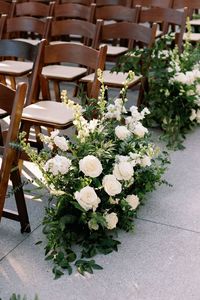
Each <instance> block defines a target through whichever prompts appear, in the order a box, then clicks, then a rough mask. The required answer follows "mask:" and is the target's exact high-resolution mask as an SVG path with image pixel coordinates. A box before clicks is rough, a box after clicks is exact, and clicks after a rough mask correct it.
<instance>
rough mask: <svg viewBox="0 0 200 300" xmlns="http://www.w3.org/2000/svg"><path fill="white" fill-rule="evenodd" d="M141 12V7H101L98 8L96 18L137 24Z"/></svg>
mask: <svg viewBox="0 0 200 300" xmlns="http://www.w3.org/2000/svg"><path fill="white" fill-rule="evenodd" d="M139 10H140V9H139V7H137V8H130V7H127V6H122V5H107V6H99V7H97V8H96V14H95V18H96V19H102V20H107V21H108V20H113V21H116V22H120V21H127V22H134V23H137V22H138V17H139ZM119 11H120V13H119Z"/></svg>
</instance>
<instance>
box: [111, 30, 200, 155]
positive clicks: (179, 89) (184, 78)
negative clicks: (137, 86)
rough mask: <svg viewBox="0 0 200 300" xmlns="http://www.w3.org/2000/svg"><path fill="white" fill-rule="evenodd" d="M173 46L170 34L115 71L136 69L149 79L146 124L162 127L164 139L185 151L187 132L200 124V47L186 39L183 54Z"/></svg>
mask: <svg viewBox="0 0 200 300" xmlns="http://www.w3.org/2000/svg"><path fill="white" fill-rule="evenodd" d="M188 36H189V34H188ZM172 43H173V39H172V37H171V36H170V35H167V36H165V37H163V38H161V39H159V40H158V41H157V42H156V43H155V45H154V47H152V48H151V49H137V50H135V51H131V52H129V53H127V54H126V55H124V56H123V57H122V58H121V59H120V60H119V62H118V64H117V66H116V67H115V68H114V70H117V71H124V72H127V71H129V70H133V71H134V72H136V74H142V75H144V76H145V77H146V78H147V80H148V88H147V89H146V93H145V99H144V105H146V106H147V107H148V108H149V109H150V112H151V114H150V115H148V116H147V118H146V120H145V121H146V123H145V125H146V126H155V124H156V125H158V126H160V128H162V129H163V134H162V136H161V139H162V140H164V141H165V142H166V144H167V147H169V148H170V149H174V150H176V149H182V148H184V147H183V141H184V139H185V135H186V133H188V132H189V131H190V130H191V129H192V128H193V127H194V126H196V125H197V124H198V123H200V118H199V114H200V102H199V98H200V91H199V80H200V73H199V66H200V46H199V44H197V45H196V46H195V47H194V46H193V45H191V44H190V43H189V41H188V40H187V41H186V42H185V44H184V48H183V52H182V53H180V52H179V51H178V49H177V48H176V47H175V48H173V50H172ZM141 66H142V67H141Z"/></svg>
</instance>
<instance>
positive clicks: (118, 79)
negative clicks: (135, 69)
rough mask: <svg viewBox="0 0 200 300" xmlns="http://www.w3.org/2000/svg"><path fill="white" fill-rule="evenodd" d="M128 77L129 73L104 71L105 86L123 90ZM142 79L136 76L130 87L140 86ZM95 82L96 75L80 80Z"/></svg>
mask: <svg viewBox="0 0 200 300" xmlns="http://www.w3.org/2000/svg"><path fill="white" fill-rule="evenodd" d="M127 76H128V73H123V72H118V73H116V72H113V73H111V72H110V71H109V70H105V71H103V79H104V82H105V85H107V86H112V87H117V88H121V87H123V83H124V82H125V80H126V78H127ZM141 79H142V76H135V77H134V79H133V80H132V81H131V82H130V83H129V85H128V87H129V88H131V87H132V86H134V85H136V84H138V83H139V82H140V80H141ZM93 80H94V73H93V74H90V75H87V76H85V77H83V78H81V79H80V82H83V83H85V82H92V81H93Z"/></svg>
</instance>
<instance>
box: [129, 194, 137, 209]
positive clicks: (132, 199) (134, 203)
mask: <svg viewBox="0 0 200 300" xmlns="http://www.w3.org/2000/svg"><path fill="white" fill-rule="evenodd" d="M126 201H127V202H128V204H129V205H130V206H131V209H130V210H134V209H136V208H137V207H138V205H139V204H140V201H139V198H138V196H136V195H128V196H127V197H126Z"/></svg>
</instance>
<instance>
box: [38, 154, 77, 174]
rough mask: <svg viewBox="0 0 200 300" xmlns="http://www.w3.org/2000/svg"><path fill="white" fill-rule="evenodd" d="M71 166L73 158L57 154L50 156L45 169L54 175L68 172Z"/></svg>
mask: <svg viewBox="0 0 200 300" xmlns="http://www.w3.org/2000/svg"><path fill="white" fill-rule="evenodd" d="M70 166H71V160H70V159H68V158H67V157H65V156H61V155H58V154H57V155H56V156H54V157H53V158H50V159H49V160H48V161H47V162H46V164H45V165H44V170H45V171H48V172H51V173H52V174H53V175H58V174H62V175H64V174H66V173H67V172H68V171H69V168H70Z"/></svg>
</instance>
